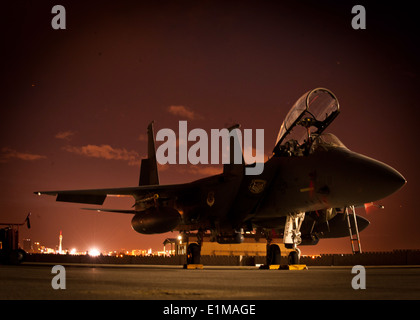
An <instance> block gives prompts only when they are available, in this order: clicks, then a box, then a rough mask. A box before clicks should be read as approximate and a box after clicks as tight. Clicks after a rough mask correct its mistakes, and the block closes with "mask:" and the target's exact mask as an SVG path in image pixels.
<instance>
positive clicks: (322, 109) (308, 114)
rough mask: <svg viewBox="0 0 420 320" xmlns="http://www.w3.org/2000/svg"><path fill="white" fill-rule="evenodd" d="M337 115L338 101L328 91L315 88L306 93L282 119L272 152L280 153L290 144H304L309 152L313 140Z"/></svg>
mask: <svg viewBox="0 0 420 320" xmlns="http://www.w3.org/2000/svg"><path fill="white" fill-rule="evenodd" d="M338 113H339V104H338V100H337V98H336V97H335V95H334V94H333V93H332V92H331V91H330V90H328V89H325V88H316V89H313V90H311V91H308V92H306V93H305V94H304V95H302V96H301V97H300V98H299V100H297V101H296V103H295V104H294V105H293V107H292V109H290V111H289V113H288V114H287V116H286V118H285V119H284V121H283V123H282V125H281V127H280V131H279V134H278V136H277V140H276V146H275V147H274V150H273V152H274V153H275V154H278V153H279V152H280V153H281V150H282V149H283V150H284V149H285V148H289V145H290V144H291V142H292V144H294V145H295V146H296V145H297V146H303V145H304V144H306V147H307V150H309V147H310V145H311V144H312V141H313V139H314V138H315V137H316V136H319V135H320V134H321V133H322V132H323V131H324V130H325V129H326V128H327V127H328V126H329V125H330V124H331V122H332V121H333V120H334V119H335V117H337V115H338ZM286 144H287V146H286Z"/></svg>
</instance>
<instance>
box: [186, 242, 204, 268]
mask: <svg viewBox="0 0 420 320" xmlns="http://www.w3.org/2000/svg"><path fill="white" fill-rule="evenodd" d="M200 256H201V248H200V246H199V245H198V244H197V243H190V244H189V246H188V248H187V264H200Z"/></svg>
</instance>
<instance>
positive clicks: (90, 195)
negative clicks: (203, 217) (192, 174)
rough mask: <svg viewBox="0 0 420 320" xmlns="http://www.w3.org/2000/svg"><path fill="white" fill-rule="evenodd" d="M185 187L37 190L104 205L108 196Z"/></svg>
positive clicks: (140, 193) (66, 198) (133, 194)
mask: <svg viewBox="0 0 420 320" xmlns="http://www.w3.org/2000/svg"><path fill="white" fill-rule="evenodd" d="M183 187H185V184H175V185H151V186H150V185H149V186H139V187H128V188H109V189H85V190H61V191H35V192H34V193H35V194H37V195H43V194H45V195H49V196H57V199H56V200H57V201H63V202H75V203H85V204H97V205H102V204H103V203H104V201H105V199H106V197H107V196H114V197H124V196H132V197H137V196H141V195H143V194H148V193H153V192H157V191H162V190H164V191H165V192H168V191H169V192H171V191H175V190H179V189H181V188H183Z"/></svg>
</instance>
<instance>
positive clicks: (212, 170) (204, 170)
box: [177, 164, 223, 176]
mask: <svg viewBox="0 0 420 320" xmlns="http://www.w3.org/2000/svg"><path fill="white" fill-rule="evenodd" d="M177 171H178V172H181V173H189V174H194V175H200V176H213V175H216V174H220V173H222V172H223V166H220V165H218V166H215V165H192V164H191V165H189V166H186V167H182V166H179V167H178V168H177Z"/></svg>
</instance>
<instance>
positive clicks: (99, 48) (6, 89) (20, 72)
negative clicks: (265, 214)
mask: <svg viewBox="0 0 420 320" xmlns="http://www.w3.org/2000/svg"><path fill="white" fill-rule="evenodd" d="M8 2H9V4H2V9H1V19H0V20H1V26H0V27H1V29H0V30H1V31H0V32H1V41H2V50H1V53H0V57H1V59H0V63H1V64H0V66H1V96H0V107H1V114H0V133H1V135H0V222H23V220H24V219H25V217H26V215H27V213H28V212H31V213H32V216H31V224H32V228H31V229H30V230H27V229H26V227H24V228H21V234H20V236H21V239H22V238H30V239H32V240H33V241H40V242H41V244H43V245H46V246H48V247H55V246H56V245H58V236H59V232H60V230H62V232H63V248H67V249H71V248H77V249H78V250H80V251H82V250H87V249H89V248H91V247H97V248H99V249H100V250H119V249H121V248H125V249H128V250H131V249H147V248H150V247H151V248H153V249H154V250H161V249H162V247H163V245H162V242H163V240H164V239H165V238H166V237H175V236H176V233H173V234H171V233H169V234H164V235H157V236H146V235H141V234H138V233H136V232H135V231H133V230H132V229H131V226H130V221H131V217H132V216H131V215H124V214H118V213H101V214H98V213H96V212H90V211H83V210H80V208H81V207H86V205H83V204H70V203H58V202H55V198H54V197H49V196H42V197H38V196H36V195H34V194H33V192H34V191H37V190H64V189H85V188H107V187H128V186H136V185H137V184H138V177H139V164H140V159H141V158H142V157H145V156H146V152H147V142H146V128H147V125H148V124H149V123H150V121H152V120H155V130H156V131H157V130H159V129H162V128H171V129H173V130H175V131H176V132H177V130H178V121H179V120H188V128H189V130H191V129H193V128H203V129H205V130H206V131H207V132H210V129H212V128H217V129H219V128H223V127H226V126H230V125H232V124H235V123H240V124H241V128H242V129H264V138H265V140H264V141H265V153H266V154H267V155H269V154H270V153H271V150H272V149H273V147H274V143H275V140H276V137H277V133H278V130H279V128H280V125H281V122H282V121H283V119H284V117H285V116H286V114H287V112H288V111H289V109H290V108H291V107H292V105H293V103H294V102H295V101H296V100H297V99H298V98H299V97H300V96H301V95H302V94H303V93H304V92H306V91H308V90H310V89H312V88H315V87H326V88H329V89H330V90H332V91H333V92H334V93H335V94H336V95H337V97H338V99H339V102H340V106H341V113H340V115H339V116H338V118H337V119H336V120H335V121H334V123H333V124H332V125H331V126H330V127H329V128H328V130H327V131H328V132H332V133H334V134H335V135H337V136H338V137H339V139H340V140H341V141H342V142H343V143H344V144H345V145H346V146H347V147H348V148H349V149H351V150H353V151H356V152H359V153H362V154H365V155H367V156H370V157H372V158H375V159H378V160H380V161H382V162H385V163H387V164H389V165H391V166H392V167H394V168H395V169H397V170H398V171H399V172H401V173H402V174H403V175H404V177H405V178H406V179H407V181H408V182H407V184H406V185H405V186H404V187H403V189H401V190H400V191H398V192H397V193H395V194H393V195H391V196H389V197H388V198H386V199H384V200H382V201H379V202H378V203H379V204H383V205H384V206H385V209H383V210H379V209H376V208H373V209H372V210H371V212H369V213H366V212H365V211H364V209H362V208H360V209H357V212H358V214H360V215H363V216H365V217H367V219H369V220H370V221H371V225H370V226H369V227H368V228H367V229H366V230H365V231H363V232H362V233H361V239H362V249H363V250H364V251H388V250H393V249H419V248H420V237H419V231H418V230H419V228H420V215H419V209H418V207H417V203H418V192H417V191H418V190H419V188H418V186H417V182H418V181H419V180H420V177H419V170H418V156H419V152H418V149H417V148H418V130H417V128H416V127H418V119H420V118H419V116H420V115H419V112H418V108H419V106H418V89H419V63H418V57H419V56H420V55H419V53H420V52H419V51H420V50H419V47H418V32H417V29H416V28H415V27H416V25H417V24H418V22H416V21H417V20H416V19H417V18H416V12H417V9H415V2H412V1H411V2H410V1H399V2H398V3H397V4H392V5H391V4H387V3H384V2H375V3H374V2H365V1H362V2H360V1H359V2H357V3H356V2H351V1H339V4H337V3H338V1H89V2H88V3H86V1H42V2H40V1H20V0H18V1H8ZM56 4H61V5H63V6H64V7H65V9H66V22H67V25H66V27H67V28H66V30H54V29H53V28H52V27H51V20H52V18H53V17H54V14H52V13H51V9H52V7H53V6H54V5H56ZM355 4H363V5H364V6H365V8H366V30H354V29H353V28H352V26H351V20H352V18H353V16H354V14H352V13H351V9H352V7H353V6H354V5H355ZM254 132H255V131H254ZM159 169H160V182H161V184H170V183H181V182H188V181H193V180H196V179H199V178H202V177H205V176H207V175H209V174H214V173H217V172H220V171H221V166H214V165H213V166H204V165H202V166H193V165H171V166H164V167H162V166H160V167H159ZM133 203H134V201H133V199H132V198H120V199H115V198H111V199H110V198H108V199H107V200H106V201H105V204H104V207H105V208H119V209H130V207H131V206H132V205H133ZM301 249H302V253H304V254H305V253H319V252H320V253H326V252H350V243H349V240H348V238H344V239H339V240H328V241H327V240H321V241H320V244H319V245H318V246H316V247H306V246H305V247H301Z"/></svg>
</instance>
